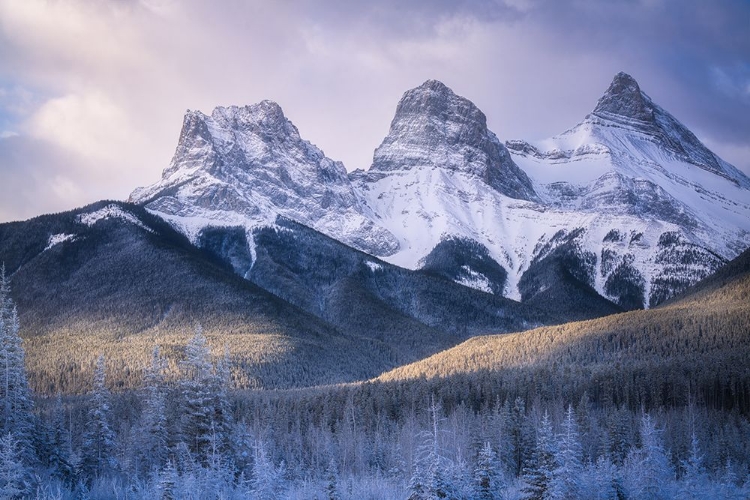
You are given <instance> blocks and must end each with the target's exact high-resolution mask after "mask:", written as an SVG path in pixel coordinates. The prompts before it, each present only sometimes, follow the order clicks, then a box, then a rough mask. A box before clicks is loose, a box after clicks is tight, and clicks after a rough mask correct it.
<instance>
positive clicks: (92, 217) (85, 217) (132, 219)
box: [78, 205, 154, 233]
mask: <svg viewBox="0 0 750 500" xmlns="http://www.w3.org/2000/svg"><path fill="white" fill-rule="evenodd" d="M111 218H115V219H122V220H124V221H125V222H128V223H130V224H134V225H136V226H138V227H140V228H143V229H145V230H146V231H148V232H150V233H153V232H154V230H153V229H151V228H150V227H148V226H146V225H145V224H144V223H143V222H141V221H140V219H138V217H136V216H135V215H133V214H131V213H130V212H127V211H125V210H123V209H122V208H121V207H119V206H117V205H107V206H106V207H104V208H100V209H99V210H97V211H95V212H88V213H83V214H80V215H79V216H78V222H80V223H81V224H85V225H87V226H89V227H91V226H93V225H94V224H96V223H97V222H99V221H100V220H103V219H111Z"/></svg>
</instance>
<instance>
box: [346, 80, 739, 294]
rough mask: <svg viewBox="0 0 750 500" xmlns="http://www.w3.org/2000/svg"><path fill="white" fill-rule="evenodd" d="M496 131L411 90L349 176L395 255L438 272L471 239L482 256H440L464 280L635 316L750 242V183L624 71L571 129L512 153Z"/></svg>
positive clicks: (443, 92) (430, 93)
mask: <svg viewBox="0 0 750 500" xmlns="http://www.w3.org/2000/svg"><path fill="white" fill-rule="evenodd" d="M488 137H494V135H492V134H491V133H490V132H488V131H486V127H484V121H483V115H481V113H480V112H479V111H478V110H476V108H475V107H474V106H473V105H472V104H471V103H470V102H469V101H467V100H466V99H464V98H460V97H457V96H455V95H454V94H453V93H452V92H450V91H449V90H448V89H447V88H445V87H444V86H442V85H441V84H438V83H435V82H427V83H425V84H424V85H422V86H421V87H418V88H416V89H414V90H411V91H408V92H407V93H406V94H404V97H403V98H402V100H401V102H400V103H399V105H398V107H397V111H396V118H394V121H393V124H392V126H391V132H390V133H389V135H388V136H387V137H386V139H385V140H384V141H383V144H382V145H381V146H380V147H379V148H378V149H377V150H376V151H375V156H374V159H373V164H372V167H371V168H370V169H369V170H368V171H366V172H361V171H357V172H353V173H352V174H350V177H351V178H352V182H353V184H354V186H355V187H356V188H357V189H358V190H359V191H360V192H361V193H362V197H363V198H364V200H365V202H366V204H367V205H368V206H369V207H370V208H371V209H372V211H373V212H374V214H375V215H376V217H377V219H376V220H378V223H379V224H380V225H382V226H383V227H385V228H386V229H387V230H388V231H389V232H390V234H392V235H394V236H395V237H396V238H397V240H398V241H399V245H398V250H396V252H395V253H393V254H392V255H388V256H384V258H385V259H386V260H388V261H389V262H393V263H396V264H398V265H401V266H404V267H407V268H412V269H415V268H420V267H423V266H427V267H428V268H430V269H432V270H435V269H434V258H433V257H434V253H435V252H437V253H439V254H440V253H444V252H445V249H446V248H452V249H455V248H456V244H455V243H454V242H456V241H461V242H463V243H462V245H463V246H464V247H466V248H471V249H478V250H477V251H478V252H479V254H481V255H482V258H481V264H479V265H478V266H475V264H474V263H472V262H478V261H476V259H474V261H471V259H468V260H467V259H465V258H458V257H457V258H450V259H443V260H442V261H443V268H441V269H439V270H438V272H440V273H442V274H443V275H445V276H449V277H452V278H453V279H455V280H456V281H457V282H459V283H464V284H466V285H468V286H473V287H475V288H478V289H481V290H485V291H489V292H492V293H500V294H502V295H504V296H506V297H511V298H514V299H517V300H521V301H522V302H527V303H533V304H535V305H538V306H542V307H549V308H555V307H564V306H565V301H564V300H562V301H561V300H560V299H561V298H563V297H566V296H569V295H570V293H574V292H577V293H578V294H579V295H580V296H581V297H587V298H589V299H592V300H593V299H594V298H595V297H596V298H597V299H599V300H601V299H602V298H603V299H608V300H610V301H612V302H615V303H616V304H618V305H619V306H620V307H623V308H625V309H633V308H642V307H649V306H655V305H657V304H659V303H661V302H662V301H664V300H666V299H668V298H670V297H672V296H674V295H675V294H676V293H678V292H679V291H681V290H683V289H685V288H686V287H688V286H689V285H691V284H693V283H695V282H697V281H699V280H700V279H702V278H704V277H706V276H708V275H709V274H711V273H712V272H713V271H715V270H716V269H718V268H719V267H720V266H721V265H722V264H723V263H725V262H726V260H727V259H731V258H733V257H735V256H736V255H737V254H738V253H739V252H740V251H742V250H743V249H744V248H746V247H747V246H748V244H750V232H749V231H750V180H748V178H747V177H745V176H744V175H743V174H742V173H741V172H739V171H738V170H737V169H735V168H734V167H732V166H731V165H729V164H728V163H726V162H724V161H723V160H721V159H720V158H718V157H717V156H716V155H714V154H713V153H711V152H710V151H709V150H708V149H707V148H706V147H705V146H703V145H702V144H701V143H700V142H699V141H698V140H697V139H696V138H695V136H694V135H693V134H692V133H690V132H689V131H688V130H687V128H685V127H684V126H683V125H681V124H680V123H679V122H678V121H677V120H676V119H675V118H674V117H672V116H671V115H670V114H669V113H667V112H666V111H664V110H663V109H662V108H660V107H659V106H658V105H656V104H655V103H653V101H652V100H651V99H650V98H649V97H648V96H647V95H646V94H645V93H643V92H642V91H641V90H640V87H639V86H638V84H637V83H636V82H635V80H634V79H632V78H631V77H630V76H628V75H626V74H624V73H620V74H618V75H616V76H615V78H614V80H613V82H612V84H611V85H610V87H609V88H608V89H607V91H606V93H605V94H604V96H603V97H602V98H601V99H600V100H599V102H598V104H597V105H596V107H595V110H594V112H593V113H592V114H590V115H589V116H587V117H586V119H585V120H584V121H583V122H582V123H581V124H580V125H578V126H576V127H574V128H573V129H572V130H571V131H568V132H566V133H564V134H562V135H560V136H557V137H555V138H553V139H550V140H547V141H542V142H540V143H538V144H535V143H529V142H524V141H509V142H507V143H506V146H507V151H508V152H509V153H510V155H507V154H505V153H506V149H499V148H497V147H496V145H495V143H494V141H492V140H491V139H488ZM488 144H491V145H492V147H491V148H490V147H489V146H487V145H488ZM485 146H487V147H485ZM489 149H492V151H496V152H498V153H497V155H496V157H497V158H501V159H502V161H496V162H493V161H489V160H488V158H494V157H492V156H491V155H489V154H486V153H485V151H487V150H489ZM449 152H450V153H449ZM488 172H503V173H502V175H500V176H501V177H502V178H504V179H507V180H508V182H507V183H506V184H504V185H498V184H496V183H493V182H492V181H491V176H490V175H489V174H487V173H488ZM519 173H520V174H519ZM526 174H528V177H527V175H526ZM490 261H492V263H490ZM488 263H490V265H489V266H488ZM488 270H489V271H488Z"/></svg>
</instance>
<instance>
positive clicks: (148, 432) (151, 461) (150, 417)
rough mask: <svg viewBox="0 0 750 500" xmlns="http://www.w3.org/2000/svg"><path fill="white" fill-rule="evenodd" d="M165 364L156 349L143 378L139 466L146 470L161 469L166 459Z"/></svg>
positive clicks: (157, 348)
mask: <svg viewBox="0 0 750 500" xmlns="http://www.w3.org/2000/svg"><path fill="white" fill-rule="evenodd" d="M165 367H166V361H165V360H164V358H163V357H162V356H161V354H160V352H159V347H158V346H157V347H155V348H154V351H153V353H152V356H151V364H150V366H149V367H148V369H147V370H146V374H145V377H144V386H145V387H144V391H145V401H144V405H143V414H142V416H141V446H140V450H139V455H140V460H141V463H143V464H145V465H146V469H149V468H153V469H157V470H158V469H161V468H162V467H163V466H164V465H165V463H166V460H167V455H168V432H167V416H166V394H165V390H166V388H165V386H164V369H165Z"/></svg>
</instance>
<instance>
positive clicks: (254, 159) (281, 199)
mask: <svg viewBox="0 0 750 500" xmlns="http://www.w3.org/2000/svg"><path fill="white" fill-rule="evenodd" d="M130 199H131V201H133V202H135V203H139V204H142V205H144V206H145V207H146V208H148V209H149V210H151V211H153V212H155V213H157V214H159V215H162V216H163V217H165V218H166V219H167V220H169V221H170V222H172V223H174V224H175V225H176V226H177V227H179V228H180V229H181V230H183V231H184V232H186V233H187V234H188V236H190V238H191V239H192V240H193V241H195V240H196V238H197V236H198V234H199V233H200V231H201V230H202V229H204V228H205V227H208V226H235V225H240V226H247V227H255V226H258V225H269V224H273V222H274V221H275V220H276V217H277V216H278V215H282V216H285V217H288V218H291V219H294V220H297V221H299V222H301V223H303V224H306V225H308V226H311V227H313V228H315V229H317V230H319V231H321V232H323V233H325V234H330V235H334V236H336V237H337V238H339V239H341V241H343V242H344V243H347V244H349V245H352V246H354V247H356V248H358V249H361V250H365V251H367V252H370V253H373V254H377V255H388V254H390V253H393V252H394V251H395V249H396V248H397V242H396V241H395V239H394V238H393V237H392V236H391V235H390V234H389V233H388V232H387V231H386V230H384V229H383V228H381V227H379V226H378V225H377V224H376V223H375V222H374V221H373V218H372V217H371V214H369V212H368V208H367V207H366V206H364V205H363V204H362V203H361V201H360V199H359V197H358V195H357V193H356V192H355V191H354V190H353V189H352V185H351V183H350V181H349V179H348V177H347V174H346V169H345V168H344V166H343V165H342V164H341V163H340V162H336V161H334V160H331V159H330V158H328V157H326V156H325V154H324V153H323V152H322V151H321V150H320V149H318V148H317V147H315V146H314V145H312V144H311V143H309V142H308V141H305V140H303V139H302V138H301V137H300V134H299V132H298V130H297V128H296V127H295V126H294V125H293V124H292V122H290V121H289V120H288V119H287V118H286V117H285V116H284V113H283V111H282V110H281V107H279V105H278V104H276V103H274V102H271V101H263V102H260V103H258V104H254V105H252V106H245V107H236V106H231V107H226V108H225V107H218V108H216V109H214V111H213V112H212V113H211V115H210V116H208V115H205V114H203V113H201V112H200V111H188V112H187V114H186V115H185V119H184V123H183V127H182V133H181V134H180V139H179V143H178V145H177V149H176V151H175V154H174V157H173V158H172V162H171V163H170V165H169V167H168V168H167V169H165V170H164V173H163V177H162V179H161V181H159V182H158V183H156V184H154V185H153V186H150V187H147V188H142V189H137V190H136V191H134V192H133V194H132V195H131V197H130Z"/></svg>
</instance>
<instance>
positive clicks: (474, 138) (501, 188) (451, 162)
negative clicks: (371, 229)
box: [369, 80, 536, 200]
mask: <svg viewBox="0 0 750 500" xmlns="http://www.w3.org/2000/svg"><path fill="white" fill-rule="evenodd" d="M425 167H427V168H440V169H445V170H447V171H450V172H463V173H467V174H471V175H474V176H476V177H478V178H480V179H482V180H483V181H484V182H485V183H487V184H488V185H490V186H491V187H493V188H494V189H496V190H497V191H498V192H500V193H502V194H504V195H505V196H508V197H511V198H517V199H522V200H532V199H535V198H536V194H535V193H534V188H533V186H532V184H531V181H530V180H529V178H528V177H527V176H526V174H525V173H524V172H523V171H522V170H520V169H519V168H518V167H517V166H516V164H515V163H513V160H512V159H511V157H510V155H509V154H508V151H507V149H506V148H505V146H504V145H503V144H502V143H501V142H500V141H499V140H498V138H497V136H496V135H495V134H493V133H492V132H491V131H490V130H488V129H487V118H486V117H485V115H484V113H482V112H481V111H480V110H479V108H477V107H476V106H475V105H474V103H472V102H471V101H469V100H468V99H466V98H464V97H461V96H458V95H456V94H455V93H453V91H452V90H451V89H449V88H448V87H446V86H445V85H444V84H443V83H441V82H439V81H436V80H428V81H426V82H425V83H423V84H422V85H420V86H419V87H417V88H415V89H412V90H409V91H408V92H406V93H405V94H404V96H403V97H402V98H401V101H399V103H398V106H397V107H396V115H395V116H394V118H393V121H392V122H391V129H390V131H389V132H388V135H387V136H386V137H385V139H383V142H382V144H381V145H380V146H379V147H378V148H377V149H376V150H375V155H374V157H373V161H372V167H370V170H369V172H371V173H383V172H393V171H398V170H409V169H412V168H425Z"/></svg>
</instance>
